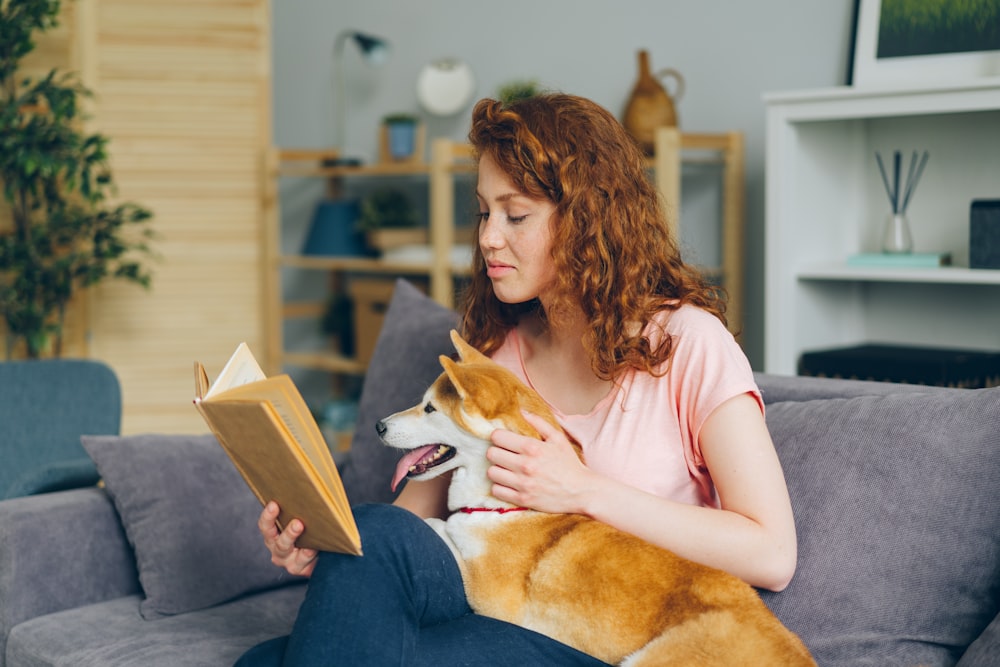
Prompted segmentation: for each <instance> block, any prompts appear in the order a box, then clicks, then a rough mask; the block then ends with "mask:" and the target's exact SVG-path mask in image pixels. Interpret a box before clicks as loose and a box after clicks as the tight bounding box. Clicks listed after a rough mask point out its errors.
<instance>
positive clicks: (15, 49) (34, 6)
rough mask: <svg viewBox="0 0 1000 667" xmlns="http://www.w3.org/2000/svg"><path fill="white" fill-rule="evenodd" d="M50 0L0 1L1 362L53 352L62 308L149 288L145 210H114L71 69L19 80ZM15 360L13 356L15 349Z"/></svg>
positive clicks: (101, 140) (101, 142)
mask: <svg viewBox="0 0 1000 667" xmlns="http://www.w3.org/2000/svg"><path fill="white" fill-rule="evenodd" d="M59 7H60V2H59V1H58V0H0V26H2V29H0V187H2V188H3V198H4V202H5V205H4V204H0V209H2V208H6V209H9V211H0V220H3V221H0V311H2V313H3V318H4V323H5V325H6V357H7V358H8V359H10V358H12V356H13V355H14V350H15V349H18V350H23V354H24V355H25V356H27V357H28V358H38V357H41V356H45V355H52V356H60V355H61V352H62V332H63V324H64V321H65V316H66V309H67V306H68V305H69V304H70V302H71V301H72V299H73V298H74V296H76V295H77V294H79V292H80V291H81V290H82V289H85V288H88V287H93V286H94V285H97V284H98V283H101V282H102V281H104V280H105V279H109V278H120V279H123V280H126V281H131V282H134V283H138V284H140V285H143V286H148V285H149V283H150V273H149V272H148V270H147V269H146V268H145V267H144V265H143V264H142V262H141V261H140V260H141V259H142V258H143V257H150V256H151V250H150V248H149V246H148V241H149V239H150V238H151V236H152V231H151V230H150V228H149V226H148V224H147V223H148V221H149V219H150V218H151V214H150V212H149V211H148V210H146V209H144V208H142V207H140V206H137V205H135V204H132V203H121V204H117V205H112V204H111V203H110V202H109V197H110V196H111V195H112V194H113V182H112V176H111V171H110V168H109V165H108V139H107V138H106V137H103V136H101V135H100V134H88V133H86V132H84V131H82V130H81V125H82V110H81V101H82V100H83V98H85V97H86V96H88V95H89V94H90V93H89V91H87V89H86V88H84V87H83V86H82V85H81V84H80V83H79V81H78V79H77V77H76V76H75V75H74V74H72V73H60V72H58V71H57V70H52V71H50V72H49V73H48V74H47V75H45V76H41V77H25V76H20V75H18V74H17V70H18V67H19V63H20V62H21V60H22V59H23V58H24V56H25V55H27V54H28V53H30V52H31V51H32V50H34V48H35V43H34V41H33V39H32V36H33V34H34V33H36V32H41V31H45V30H48V29H50V28H52V27H54V26H56V25H57V20H58V14H59ZM19 354H20V353H19Z"/></svg>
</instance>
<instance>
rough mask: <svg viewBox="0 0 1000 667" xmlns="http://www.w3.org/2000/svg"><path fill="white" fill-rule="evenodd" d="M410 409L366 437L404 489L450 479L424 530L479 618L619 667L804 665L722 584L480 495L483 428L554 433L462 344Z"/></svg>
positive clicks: (519, 387) (538, 410)
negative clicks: (392, 461)
mask: <svg viewBox="0 0 1000 667" xmlns="http://www.w3.org/2000/svg"><path fill="white" fill-rule="evenodd" d="M452 341H453V342H454V343H455V347H456V349H457V350H458V352H459V356H460V359H461V361H460V362H455V361H453V360H452V359H450V358H448V357H445V356H442V357H441V364H442V366H443V367H444V373H443V374H442V375H441V376H440V377H439V378H438V379H437V380H436V381H435V382H434V384H433V385H431V387H430V388H429V389H428V390H427V392H426V394H425V395H424V398H423V401H422V402H421V403H420V404H419V405H416V406H414V407H412V408H410V409H408V410H405V411H403V412H398V413H396V414H394V415H392V416H390V417H387V418H386V419H384V420H382V421H380V422H379V423H378V425H377V429H378V432H379V435H380V437H381V438H382V441H383V442H384V443H385V444H386V445H388V446H390V447H396V448H399V449H405V450H409V453H408V454H406V455H404V457H403V459H402V461H401V462H400V468H399V469H398V470H397V473H396V477H395V479H394V480H393V484H394V486H395V485H396V484H398V483H399V481H400V480H401V479H402V478H403V477H404V476H406V477H408V478H410V479H431V478H433V477H437V476H438V475H441V474H443V473H445V472H448V471H451V470H453V471H454V474H453V477H452V481H451V485H450V487H449V493H448V506H449V508H450V509H451V510H452V512H453V514H452V515H451V516H450V517H449V518H448V520H447V521H440V520H437V519H431V520H430V522H431V524H432V525H434V527H435V529H436V530H437V531H438V532H439V533H440V534H441V536H442V537H443V538H444V540H445V541H446V542H447V543H448V545H449V546H450V547H451V549H452V551H453V552H454V553H455V557H456V558H457V559H458V562H459V564H460V567H461V569H462V576H463V579H464V583H465V588H466V592H467V594H468V598H469V603H470V605H471V606H472V608H473V609H474V610H475V611H476V612H477V613H479V614H484V615H486V616H492V617H495V618H499V619H502V620H505V621H509V622H512V623H516V624H518V625H521V626H524V627H527V628H530V629H532V630H535V631H537V632H541V633H543V634H546V635H548V636H550V637H553V638H555V639H557V640H559V641H561V642H564V643H566V644H569V645H570V646H574V647H576V648H578V649H580V650H582V651H584V652H586V653H589V654H591V655H593V656H595V657H597V658H600V659H601V660H603V661H605V662H609V663H612V664H621V665H628V666H640V665H641V666H644V667H645V666H651V665H656V666H657V667H660V666H666V665H684V666H688V665H702V666H713V665H815V663H814V662H813V660H812V658H811V657H810V656H809V653H808V651H807V650H806V648H805V646H804V645H803V644H802V642H801V641H800V640H799V638H798V637H797V636H795V635H794V634H793V633H792V632H791V631H789V630H788V629H787V628H785V627H784V626H783V625H782V624H781V622H780V621H778V619H777V618H776V617H775V616H774V615H773V614H772V613H771V612H770V610H768V608H767V607H766V606H765V605H764V603H763V602H762V601H761V599H760V597H759V596H758V595H757V593H756V591H754V590H753V588H751V587H750V586H749V585H748V584H746V583H745V582H743V581H741V580H740V579H738V578H737V577H735V576H732V575H730V574H726V573H724V572H722V571H719V570H715V569H712V568H709V567H705V566H703V565H699V564H696V563H692V562H690V561H687V560H684V559H681V558H679V557H678V556H676V555H674V554H672V553H670V552H669V551H666V550H664V549H660V548H658V547H655V546H652V545H650V544H648V543H647V542H644V541H643V540H641V539H639V538H637V537H634V536H632V535H629V534H626V533H623V532H620V531H618V530H616V529H614V528H611V527H610V526H607V525H605V524H603V523H600V522H598V521H594V520H592V519H589V518H586V517H583V516H579V515H568V514H546V513H542V512H535V511H508V512H504V511H474V512H464V511H462V509H463V508H490V509H493V510H507V509H510V508H511V505H510V504H508V503H505V502H503V501H501V500H499V499H497V498H495V497H493V496H492V495H491V493H490V490H491V486H492V484H491V482H490V481H489V480H488V479H487V477H486V470H487V468H488V467H489V465H490V464H489V462H488V461H487V460H486V449H487V448H488V447H489V446H490V440H489V436H490V433H491V432H492V431H493V430H494V429H498V428H503V429H509V430H512V431H516V432H520V433H524V434H530V435H533V436H535V437H537V436H538V434H537V432H536V431H535V429H534V428H532V427H531V426H530V425H529V424H528V422H527V421H526V420H525V419H524V417H523V416H522V414H521V411H522V410H525V411H528V412H531V413H534V414H537V415H540V416H542V417H544V418H545V419H546V420H547V421H549V422H550V423H552V424H555V425H558V424H557V423H556V421H555V418H554V417H553V415H552V412H551V410H550V409H549V408H548V406H547V405H546V404H545V402H544V401H543V400H542V399H541V397H540V396H538V394H536V393H535V392H534V391H533V390H531V389H530V388H529V387H527V386H525V385H524V384H523V383H521V382H520V381H519V380H518V379H517V378H516V377H515V376H514V375H513V374H512V373H510V372H509V371H508V370H506V369H504V368H503V367H501V366H500V365H498V364H496V363H494V362H493V361H492V360H490V359H489V358H487V357H486V356H484V355H482V354H480V353H479V352H478V351H477V350H475V349H473V348H472V347H471V346H469V345H468V344H467V343H466V342H465V341H464V340H462V339H461V338H460V337H459V336H458V334H457V333H455V332H454V331H453V332H452Z"/></svg>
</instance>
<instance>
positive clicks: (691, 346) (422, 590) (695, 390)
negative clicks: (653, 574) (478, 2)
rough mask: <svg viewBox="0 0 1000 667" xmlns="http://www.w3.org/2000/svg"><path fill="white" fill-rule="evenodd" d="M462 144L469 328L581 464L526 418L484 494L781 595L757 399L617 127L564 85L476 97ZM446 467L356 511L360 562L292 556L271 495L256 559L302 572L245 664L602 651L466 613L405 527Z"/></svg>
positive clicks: (460, 597) (741, 359)
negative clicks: (302, 583) (285, 623)
mask: <svg viewBox="0 0 1000 667" xmlns="http://www.w3.org/2000/svg"><path fill="white" fill-rule="evenodd" d="M469 138H470V141H471V143H472V145H473V147H474V149H475V152H476V155H477V158H478V167H479V178H478V183H477V187H476V196H477V199H478V201H479V210H480V213H479V244H478V248H477V250H476V253H475V257H474V259H473V273H472V283H471V286H470V288H469V290H468V292H467V294H466V297H465V304H464V321H463V324H462V329H463V335H464V337H465V338H466V339H467V340H468V341H469V342H470V343H472V344H473V345H474V346H475V347H477V348H479V349H480V350H482V351H483V352H484V353H486V354H488V355H490V356H491V357H493V359H495V360H496V361H497V362H499V363H501V364H503V365H505V366H506V367H508V368H510V369H511V370H512V371H514V372H515V373H516V374H517V375H518V376H519V377H520V378H521V379H522V380H523V381H525V382H527V383H529V384H530V385H532V386H533V387H534V388H535V389H536V390H537V391H538V392H539V393H540V394H541V395H542V396H543V397H544V398H545V399H546V401H547V402H548V403H549V404H550V405H551V406H552V408H553V410H554V411H555V413H556V416H557V418H558V419H559V421H560V423H561V424H562V426H563V427H564V428H565V429H566V430H567V431H568V432H570V433H571V434H572V435H573V436H574V437H575V438H576V439H577V440H578V441H579V442H580V443H581V444H582V446H583V452H584V459H585V461H586V463H585V464H584V463H583V462H581V461H580V460H579V458H578V457H577V456H576V455H575V453H574V452H573V449H572V447H571V446H570V444H569V442H568V441H567V439H566V437H565V436H564V435H563V434H562V433H561V432H560V431H559V430H558V429H554V428H552V427H550V426H548V425H547V424H546V423H545V422H544V421H542V420H540V419H537V418H533V419H531V421H532V424H533V425H534V426H535V427H536V428H537V429H538V431H539V432H540V433H541V440H536V439H533V438H529V437H525V436H521V435H516V434H514V433H511V432H508V431H502V430H498V431H496V432H494V434H493V436H492V441H493V444H494V446H493V447H492V448H491V449H490V450H489V452H488V458H489V460H490V462H491V463H492V464H493V465H492V467H491V469H490V471H489V476H490V479H491V480H492V481H493V482H494V494H495V495H496V496H497V497H498V498H500V499H502V500H505V501H508V502H511V503H514V504H516V505H519V506H526V507H530V508H533V509H536V510H540V511H543V512H565V513H579V514H585V515H588V516H590V517H593V518H595V519H597V520H599V521H603V522H605V523H607V524H609V525H612V526H614V527H616V528H618V529H620V530H623V531H626V532H629V533H633V534H635V535H637V536H639V537H641V538H643V539H645V540H647V541H648V542H650V543H652V544H656V545H659V546H661V547H663V548H665V549H670V550H672V551H674V552H675V553H677V554H679V555H681V556H683V557H686V558H689V559H691V560H694V561H698V562H701V563H704V564H706V565H709V566H712V567H716V568H719V569H722V570H726V571H728V572H731V573H733V574H735V575H737V576H739V577H740V578H742V579H744V580H745V581H747V582H748V583H750V584H752V585H754V586H758V587H762V588H767V589H771V590H781V589H782V588H784V587H785V586H786V585H787V584H788V582H789V580H790V579H791V577H792V574H793V572H794V568H795V559H796V543H795V528H794V523H793V519H792V512H791V507H790V503H789V499H788V493H787V490H786V487H785V482H784V478H783V475H782V471H781V467H780V464H779V462H778V459H777V456H776V455H775V452H774V447H773V445H772V443H771V439H770V436H769V434H768V432H767V428H766V426H765V423H764V418H763V407H762V405H763V404H762V401H761V398H760V394H759V391H758V390H757V388H756V386H755V384H754V381H753V375H752V372H751V370H750V366H749V364H748V362H747V360H746V357H745V356H744V355H743V353H742V351H741V350H740V348H739V346H738V345H737V344H736V342H735V341H734V340H733V338H732V336H731V335H730V334H729V332H728V331H727V330H726V328H725V317H724V305H723V303H722V301H721V298H720V295H719V291H718V289H717V288H715V287H713V286H711V285H710V284H708V283H707V282H706V281H705V280H703V279H702V278H701V277H700V275H699V274H698V273H697V271H696V270H694V269H693V268H692V267H689V266H687V265H686V264H685V263H684V262H683V261H682V259H681V257H680V252H679V249H678V246H677V243H676V241H675V240H674V239H672V238H671V236H670V233H669V231H668V225H667V221H666V218H665V215H664V212H663V209H662V207H661V204H660V202H659V199H658V196H657V194H656V192H655V190H654V189H653V187H652V185H651V184H650V182H649V180H648V179H647V177H646V173H645V166H644V161H643V158H642V155H641V154H640V152H639V150H638V149H637V148H636V146H635V144H634V143H633V141H632V140H631V138H630V137H629V136H628V135H627V134H626V133H625V131H624V129H623V128H622V126H621V125H620V124H619V123H618V122H617V121H616V120H615V119H614V117H613V116H612V115H611V114H609V113H608V112H607V111H606V110H604V109H603V108H601V107H600V106H598V105H596V104H594V103H593V102H590V101H588V100H586V99H582V98H579V97H575V96H570V95H562V94H550V95H542V96H538V97H534V98H530V99H527V100H522V101H518V102H513V103H511V104H509V105H504V104H501V103H500V102H496V101H493V100H482V101H480V102H479V103H478V104H477V105H476V107H475V110H474V111H473V120H472V129H471V132H470V135H469ZM448 481H449V480H448V476H442V477H440V478H437V479H435V480H431V481H428V482H423V483H417V482H413V483H410V484H408V485H407V486H406V488H405V489H404V490H403V492H402V493H401V494H400V496H399V498H398V500H397V501H396V503H395V505H396V507H390V506H367V507H360V508H356V517H357V520H358V524H359V527H360V529H361V532H362V540H363V542H364V545H365V554H366V555H365V556H364V557H363V558H354V557H350V556H342V555H336V554H325V553H324V554H317V553H316V552H314V551H311V550H307V549H298V548H296V547H295V546H294V544H295V539H296V538H297V537H298V536H299V535H300V534H301V532H302V525H301V523H300V522H298V521H292V522H290V525H289V526H288V527H287V528H286V530H284V531H283V532H280V533H279V531H278V530H277V528H276V526H275V517H276V516H277V508H276V506H274V504H273V503H272V504H270V505H269V506H268V507H266V508H265V509H264V511H263V512H262V514H261V518H260V523H259V525H260V529H261V532H262V534H263V536H264V539H265V543H266V544H267V546H268V548H269V549H270V551H271V554H272V560H273V561H274V562H275V563H276V564H278V565H282V566H284V567H285V568H286V569H287V570H288V571H289V572H292V573H294V574H303V575H307V576H311V581H310V584H309V589H308V592H307V595H306V600H305V602H304V603H303V606H302V609H301V610H300V613H299V617H298V619H297V621H296V625H295V628H294V630H293V633H292V635H291V637H290V638H289V639H287V640H286V639H281V640H278V641H275V642H271V643H270V644H265V645H262V646H261V647H258V649H255V650H254V651H251V653H250V654H248V655H247V656H245V661H246V663H247V664H256V663H255V661H259V662H260V663H261V664H265V662H266V660H274V659H275V658H274V656H275V655H280V653H282V652H285V660H286V664H294V665H306V664H344V665H355V664H357V665H360V664H371V665H383V664H385V665H390V664H391V665H395V664H427V665H431V664H449V665H454V664H468V665H474V664H483V665H493V664H498V663H497V661H498V657H499V656H503V658H502V660H503V661H504V662H509V663H510V664H517V663H521V664H532V665H539V664H552V665H568V664H581V665H583V664H600V663H597V662H596V661H595V660H594V659H592V658H590V657H588V656H585V655H583V654H581V653H579V652H577V651H575V650H573V649H571V648H569V647H566V646H563V645H562V644H559V643H557V642H555V641H553V640H550V639H548V638H545V637H542V636H540V635H537V634H535V633H532V632H530V631H527V630H524V629H522V628H518V627H515V626H511V625H508V624H505V623H501V622H499V621H495V620H492V619H488V618H484V617H479V616H476V615H474V614H472V613H471V611H470V609H469V608H468V604H467V603H466V601H465V597H464V592H463V590H462V585H461V578H460V575H459V573H458V569H457V566H456V565H455V563H454V559H453V558H452V557H451V555H450V552H448V550H447V548H446V547H445V546H444V544H443V542H441V540H440V539H439V538H437V536H436V535H435V534H434V533H433V532H432V531H430V530H429V529H428V528H427V527H426V526H425V525H424V524H423V522H422V521H421V520H420V517H430V516H438V517H443V516H446V515H447V508H446V505H445V495H446V489H447V484H448ZM400 508H402V509H400ZM404 510H408V511H404Z"/></svg>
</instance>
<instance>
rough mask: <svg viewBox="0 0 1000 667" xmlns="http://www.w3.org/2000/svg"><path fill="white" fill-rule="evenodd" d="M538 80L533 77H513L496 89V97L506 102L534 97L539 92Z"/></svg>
mask: <svg viewBox="0 0 1000 667" xmlns="http://www.w3.org/2000/svg"><path fill="white" fill-rule="evenodd" d="M540 90H541V89H540V87H539V85H538V81H536V80H535V79H515V80H513V81H508V82H507V83H505V84H503V85H502V86H500V87H499V88H498V89H497V99H498V100H499V101H501V102H503V103H504V104H505V105H506V104H511V103H513V102H517V101H518V100H526V99H528V98H529V97H534V96H535V95H537V94H538V93H539V92H540Z"/></svg>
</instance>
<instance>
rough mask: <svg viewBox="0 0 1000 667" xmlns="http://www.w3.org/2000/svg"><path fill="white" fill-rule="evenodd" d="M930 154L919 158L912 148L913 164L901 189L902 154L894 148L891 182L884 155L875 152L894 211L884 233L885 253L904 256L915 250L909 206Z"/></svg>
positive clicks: (925, 152) (883, 246)
mask: <svg viewBox="0 0 1000 667" xmlns="http://www.w3.org/2000/svg"><path fill="white" fill-rule="evenodd" d="M929 157H930V153H928V152H927V151H924V153H923V155H922V156H920V157H919V158H918V157H917V151H913V155H912V157H911V158H910V164H909V166H908V167H907V171H906V181H905V183H903V184H902V185H903V187H902V191H901V190H900V177H901V175H902V166H903V165H902V162H903V160H902V154H901V153H900V152H899V151H893V155H892V181H891V182H890V181H889V174H888V172H887V171H886V168H885V163H884V162H883V161H882V155H881V153H879V152H878V151H875V160H876V161H877V162H878V170H879V173H881V174H882V184H883V185H884V186H885V193H886V195H887V196H888V197H889V205H890V207H891V208H892V213H890V214H889V216H888V217H887V218H886V221H885V229H884V231H883V233H882V252H883V253H887V254H895V255H905V254H909V253H911V252H913V235H912V234H911V233H910V223H909V220H908V219H907V217H906V208H907V207H908V206H909V204H910V199H911V198H912V197H913V193H914V191H915V190H916V189H917V184H918V183H919V182H920V176H921V175H922V174H923V173H924V166H926V164H927V159H928V158H929Z"/></svg>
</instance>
